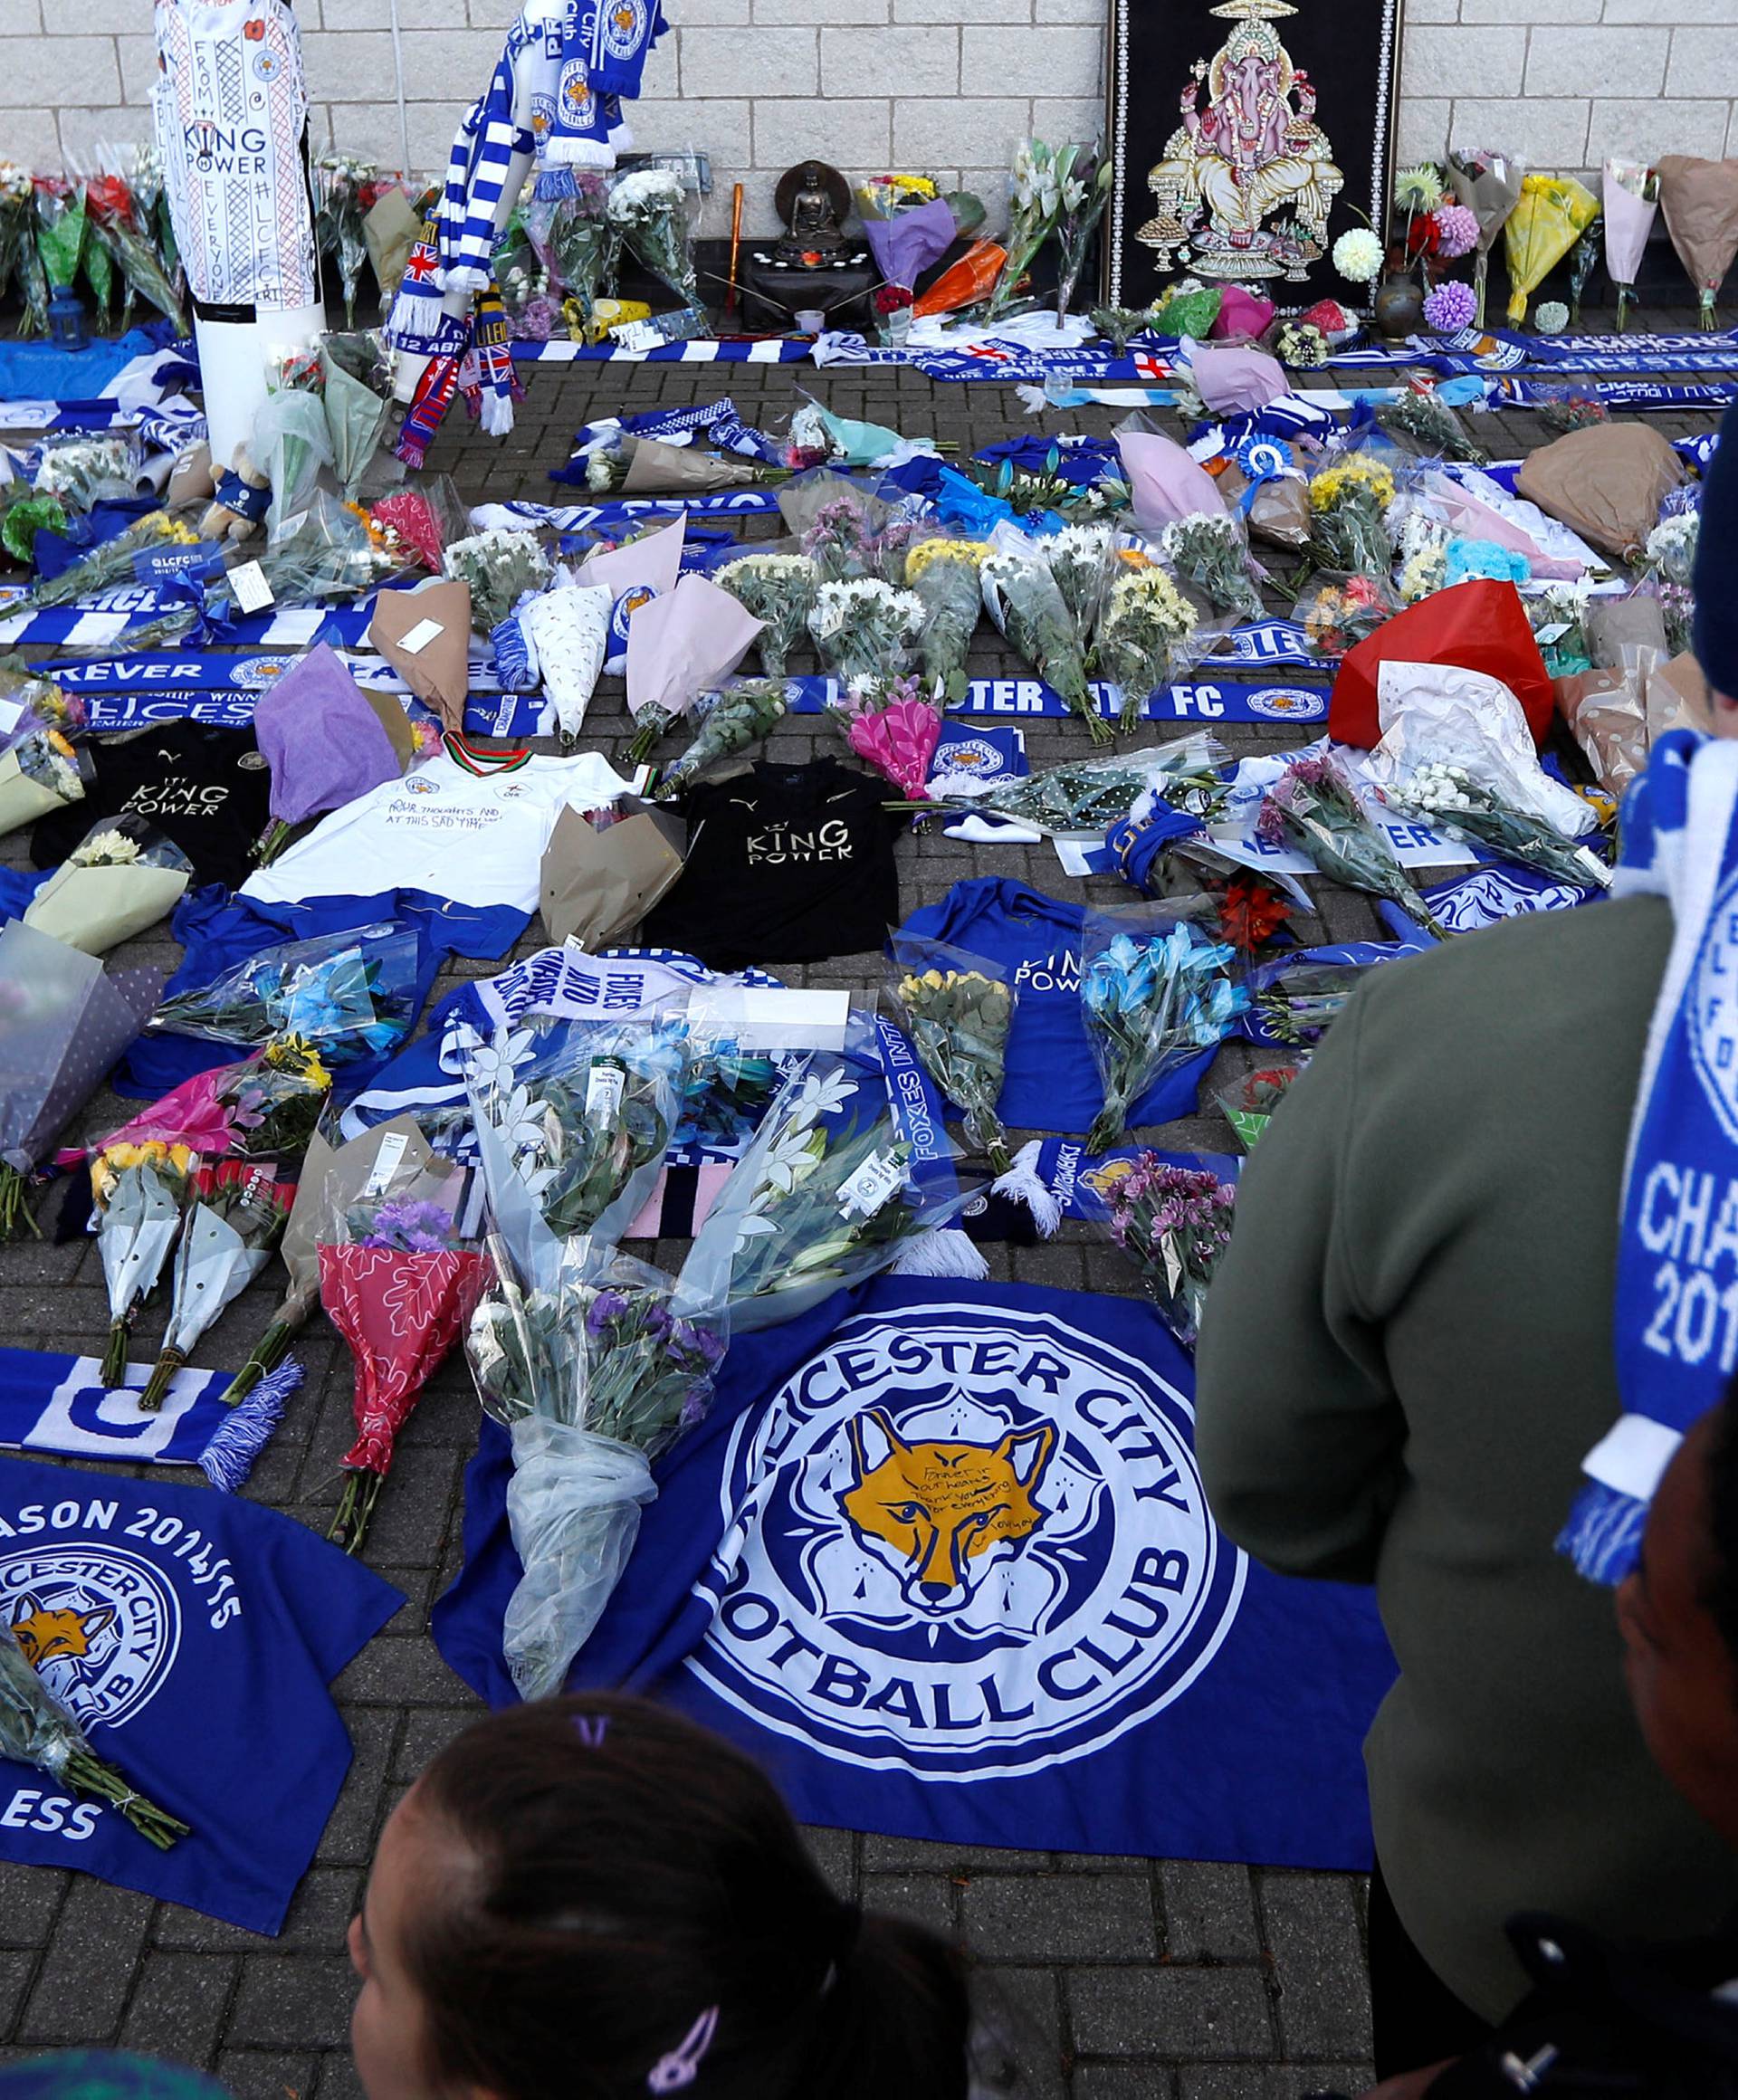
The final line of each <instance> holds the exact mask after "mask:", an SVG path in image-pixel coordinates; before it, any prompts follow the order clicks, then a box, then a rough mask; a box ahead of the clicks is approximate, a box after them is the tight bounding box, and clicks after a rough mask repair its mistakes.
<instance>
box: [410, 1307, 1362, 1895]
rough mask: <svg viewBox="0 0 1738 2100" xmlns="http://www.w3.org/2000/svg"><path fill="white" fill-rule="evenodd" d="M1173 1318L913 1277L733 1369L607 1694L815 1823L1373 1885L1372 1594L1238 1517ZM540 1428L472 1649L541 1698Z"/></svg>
mask: <svg viewBox="0 0 1738 2100" xmlns="http://www.w3.org/2000/svg"><path fill="white" fill-rule="evenodd" d="M1191 1383H1192V1381H1191V1374H1190V1369H1189V1360H1188V1359H1187V1358H1186V1357H1185V1356H1184V1355H1183V1354H1182V1352H1181V1351H1179V1349H1178V1348H1177V1347H1176V1345H1175V1344H1174V1343H1173V1342H1172V1341H1171V1340H1170V1335H1169V1334H1168V1332H1167V1331H1166V1330H1165V1328H1164V1327H1163V1326H1162V1324H1161V1323H1160V1321H1159V1319H1158V1317H1157V1316H1156V1314H1154V1313H1153V1312H1151V1310H1150V1309H1149V1308H1147V1307H1146V1306H1144V1305H1142V1304H1139V1303H1132V1302H1130V1301H1126V1300H1122V1299H1116V1298H1104V1297H1096V1296H1093V1297H1089V1296H1084V1295H1082V1294H1080V1293H1074V1292H1066V1291H1043V1290H1028V1289H1024V1288H1018V1287H1014V1288H1010V1287H1006V1286H998V1285H988V1284H986V1285H961V1284H950V1283H931V1282H922V1283H919V1282H915V1281H909V1282H908V1281H903V1280H899V1281H894V1280H883V1281H881V1282H879V1283H876V1284H871V1285H869V1286H867V1287H865V1288H864V1290H862V1291H860V1292H856V1293H842V1294H841V1295H840V1296H838V1297H836V1298H834V1299H832V1300H831V1301H829V1302H828V1303H826V1304H824V1305H822V1306H820V1307H817V1308H816V1311H815V1312H813V1313H812V1314H810V1315H809V1316H808V1317H807V1318H806V1319H800V1320H795V1321H792V1322H789V1323H788V1325H786V1326H783V1327H775V1328H771V1329H768V1330H765V1331H763V1332H759V1333H756V1334H750V1335H747V1336H744V1337H743V1338H742V1339H740V1341H736V1342H734V1343H733V1344H732V1345H731V1351H730V1354H729V1356H728V1357H727V1359H726V1360H725V1365H724V1372H723V1376H722V1379H721V1383H720V1387H719V1390H718V1395H717V1398H716V1399H715V1401H714V1404H713V1408H712V1411H711V1414H710V1415H709V1416H708V1417H707V1419H706V1421H705V1422H704V1423H703V1424H702V1426H701V1427H699V1428H697V1429H696V1430H694V1431H693V1432H692V1433H691V1434H690V1436H689V1437H687V1438H686V1439H685V1440H684V1441H683V1443H682V1444H680V1445H678V1446H677V1447H676V1449H675V1451H674V1452H673V1454H672V1455H671V1456H670V1457H669V1459H668V1460H666V1462H665V1463H664V1466H663V1467H662V1468H661V1470H660V1475H659V1480H660V1492H659V1495H658V1499H657V1501H656V1502H655V1503H653V1504H652V1505H651V1507H650V1508H649V1509H648V1510H647V1511H646V1513H645V1522H644V1524H643V1526H642V1529H641V1532H640V1538H639V1543H638V1546H637V1548H636V1550H635V1554H634V1557H633V1559H632V1560H631V1561H629V1563H628V1566H627V1569H626V1571H625V1574H624V1576H623V1579H622V1581H621V1584H620V1586H619V1587H618V1589H617V1590H616V1597H615V1599H614V1602H613V1603H612V1605H611V1607H610V1608H609V1610H608V1611H607V1612H606V1615H605V1618H604V1619H603V1621H602V1623H601V1624H600V1626H599V1627H598V1628H597V1632H596V1633H595V1634H594V1635H593V1637H592V1638H591V1640H590V1641H589V1642H588V1643H587V1647H586V1648H585V1650H584V1651H583V1652H582V1654H581V1656H580V1657H579V1660H578V1664H577V1665H576V1666H575V1669H574V1672H573V1675H572V1678H571V1683H572V1684H573V1685H575V1686H578V1685H621V1686H625V1688H627V1689H630V1690H635V1691H639V1692H645V1693H649V1694H654V1695H655V1696H660V1697H664V1698H668V1699H669V1700H671V1701H672V1702H673V1703H674V1704H678V1705H680V1706H682V1707H683V1708H684V1709H685V1710H686V1711H688V1712H690V1713H692V1714H694V1715H695V1716H696V1717H697V1718H698V1719H700V1720H702V1721H703V1722H705V1723H708V1724H710V1725H711V1726H712V1727H714V1728H717V1729H719V1730H720V1731H721V1732H723V1733H725V1734H727V1735H731V1736H733V1737H735V1738H736V1739H738V1740H739V1741H740V1742H744V1743H745V1744H747V1745H748V1747H749V1748H750V1749H751V1750H752V1751H754V1752H757V1753H758V1754H759V1756H760V1757H761V1758H762V1760H763V1761H765V1762H766V1763H767V1765H768V1766H769V1769H770V1770H771V1771H772V1772H773V1773H774V1775H775V1777H776V1778H777V1779H778V1781H779V1782H780V1784H781V1785H782V1786H783V1788H784V1789H785V1791H786V1793H787V1795H788V1799H789V1800H790V1801H791V1804H792V1806H793V1808H794V1809H795V1810H796V1812H797V1815H798V1816H799V1817H801V1818H804V1819H805V1820H807V1821H811V1822H816V1823H832V1824H839V1825H844V1826H847V1827H849V1828H856V1829H868V1830H877V1831H883V1832H888V1833H892V1834H895V1835H900V1836H905V1837H929V1838H936V1839H941V1840H943V1841H947V1842H950V1843H957V1844H960V1845H972V1846H980V1845H990V1846H994V1845H1015V1846H1024V1847H1037V1848H1040V1849H1056V1850H1065V1851H1082V1852H1116V1853H1141V1854H1149V1855H1154V1856H1161V1857H1174V1858H1204V1859H1243V1860H1258V1861H1263V1862H1265V1863H1268V1864H1270V1865H1279V1866H1318V1867H1358V1866H1368V1865H1369V1862H1370V1821H1369V1812H1368V1809H1367V1806H1366V1802H1365V1798H1364V1781H1363V1767H1362V1761H1361V1742H1362V1738H1363V1734H1364V1732H1365V1730H1366V1728H1367V1727H1368V1726H1369V1723H1370V1718H1371V1715H1372V1714H1373V1713H1374V1712H1375V1709H1376V1706H1377V1704H1378V1703H1379V1701H1380V1698H1381V1696H1382V1694H1383V1693H1384V1691H1385V1690H1386V1689H1387V1686H1388V1685H1389V1681H1390V1680H1391V1678H1392V1676H1393V1670H1394V1666H1393V1663H1392V1660H1391V1658H1390V1657H1389V1651H1388V1647H1387V1645H1386V1643H1385V1641H1384V1639H1383V1637H1382V1634H1381V1630H1380V1626H1379V1624H1378V1621H1377V1618H1376V1611H1375V1607H1374V1603H1373V1601H1372V1599H1370V1595H1369V1594H1368V1593H1367V1592H1364V1591H1361V1590H1354V1589H1342V1588H1341V1587H1339V1586H1337V1585H1332V1584H1323V1583H1303V1582H1298V1581H1293V1580H1286V1579H1284V1578H1281V1577H1277V1576H1273V1575H1269V1574H1268V1573H1266V1572H1265V1570H1262V1569H1260V1568H1257V1567H1256V1566H1255V1565H1254V1563H1253V1562H1251V1561H1249V1560H1248V1559H1247V1558H1246V1556H1245V1555H1244V1554H1243V1553H1241V1552H1240V1551H1237V1548H1236V1547H1235V1546H1233V1545H1232V1543H1231V1542H1230V1541H1229V1540H1228V1539H1227V1538H1226V1537H1225V1536H1224V1535H1223V1534H1222V1533H1221V1532H1219V1531H1218V1527H1217V1526H1216V1525H1215V1524H1214V1522H1213V1520H1212V1516H1211V1514H1210V1513H1209V1512H1208V1507H1207V1502H1206V1498H1205V1496H1204V1494H1203V1493H1202V1490H1201V1481H1200V1475H1199V1474H1198V1471H1197V1469H1196V1465H1195V1456H1194V1449H1193V1436H1192V1429H1193V1409H1192V1404H1191V1398H1190V1394H1191ZM509 1469H510V1459H509V1456H508V1444H507V1438H506V1435H505V1433H504V1432H503V1431H501V1429H499V1428H497V1427H495V1426H494V1425H493V1424H485V1425H484V1433H483V1439H482V1445H481V1446H480V1448H479V1451H478V1455H477V1457H476V1458H475V1460H474V1461H473V1465H472V1467H471V1471H470V1475H469V1478H468V1481H467V1488H466V1512H465V1555H466V1558H465V1567H464V1570H463V1574H462V1575H461V1576H460V1578H459V1580H458V1581H457V1583H455V1585H454V1588H453V1589H451V1590H450V1591H449V1592H448V1593H447V1595H446V1596H445V1597H444V1599H442V1601H441V1603H440V1605H439V1606H438V1607H437V1608H436V1611H435V1637H436V1639H437V1640H438V1641H439V1643H440V1646H441V1649H442V1653H443V1654H444V1656H445V1657H446V1659H447V1661H448V1662H449V1663H450V1664H451V1665H452V1666H453V1667H454V1669H455V1670H457V1671H458V1673H459V1675H461V1676H463V1678H465V1680H466V1681H467V1682H468V1683H470V1684H471V1685H473V1686H474V1687H475V1688H476V1689H477V1690H478V1691H480V1692H482V1694H484V1695H485V1696H486V1697H487V1698H488V1699H489V1700H491V1701H492V1703H494V1704H505V1703H507V1702H508V1701H510V1700H511V1698H512V1697H513V1695H514V1694H513V1690H512V1685H511V1680H510V1679H509V1677H508V1675H507V1671H506V1667H505V1666H504V1664H503V1663H502V1660H501V1612H502V1608H503V1607H504V1605H505V1603H506V1600H507V1598H508V1596H509V1594H510V1593H511V1589H512V1588H513V1585H514V1583H515V1582H516V1581H517V1580H518V1578H519V1573H520V1565H519V1561H518V1558H517V1556H516V1555H515V1553H514V1552H513V1550H512V1544H511V1539H510V1537H509V1535H508V1528H507V1518H506V1509H505V1501H504V1496H505V1490H506V1484H507V1480H508V1476H509Z"/></svg>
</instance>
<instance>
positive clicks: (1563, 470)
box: [1514, 423, 1686, 561]
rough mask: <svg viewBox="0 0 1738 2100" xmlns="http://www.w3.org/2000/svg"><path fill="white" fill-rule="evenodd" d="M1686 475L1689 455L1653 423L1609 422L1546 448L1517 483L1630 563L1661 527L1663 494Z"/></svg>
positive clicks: (1586, 536)
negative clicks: (1678, 451)
mask: <svg viewBox="0 0 1738 2100" xmlns="http://www.w3.org/2000/svg"><path fill="white" fill-rule="evenodd" d="M1685 478H1686V470H1685V466H1684V463H1683V461H1682V460H1680V459H1679V458H1678V456H1677V454H1676V453H1675V452H1674V451H1673V450H1672V448H1671V446H1670V445H1669V444H1666V440H1665V439H1664V438H1663V437H1661V436H1660V434H1659V433H1658V432H1657V430H1654V429H1653V428H1651V427H1650V426H1649V425H1647V424H1644V423H1601V424H1599V425H1595V426H1594V427H1592V428H1591V429H1589V430H1571V432H1570V434H1569V435H1568V436H1567V437H1560V438H1559V439H1557V441H1556V443H1555V444H1547V445H1543V446H1542V447H1541V448H1540V449H1539V451H1537V452H1535V453H1533V454H1532V456H1531V457H1530V458H1529V459H1528V460H1527V462H1526V463H1525V465H1524V466H1523V468H1522V469H1521V472H1520V473H1519V475H1518V476H1517V477H1516V479H1515V484H1514V485H1515V492H1516V493H1517V494H1519V495H1522V496H1524V497H1525V498H1526V499H1527V501H1529V502H1532V503H1537V504H1538V506H1539V508H1540V509H1541V510H1542V511H1545V512H1546V513H1547V514H1548V515H1549V516H1551V517H1552V518H1555V519H1557V520H1560V521H1561V523H1562V524H1565V525H1567V526H1568V527H1569V528H1570V530H1571V531H1574V532H1579V533H1580V536H1581V538H1582V539H1586V540H1590V541H1591V543H1592V544H1593V545H1594V546H1595V547H1597V548H1599V549H1600V551H1601V552H1602V553H1605V554H1613V555H1616V556H1617V557H1618V558H1619V560H1625V561H1627V560H1628V559H1629V558H1631V557H1632V556H1633V555H1634V554H1635V553H1636V552H1637V551H1638V549H1640V547H1641V544H1642V542H1643V541H1644V540H1645V539H1647V535H1648V533H1649V532H1650V531H1651V530H1653V528H1654V524H1655V522H1656V520H1657V518H1658V516H1659V506H1660V501H1661V499H1662V498H1663V497H1664V496H1666V494H1667V493H1668V492H1670V491H1671V490H1673V489H1675V488H1676V487H1677V486H1678V485H1679V484H1680V483H1681V482H1683V481H1684V480H1685Z"/></svg>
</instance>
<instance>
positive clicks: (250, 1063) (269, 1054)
mask: <svg viewBox="0 0 1738 2100" xmlns="http://www.w3.org/2000/svg"><path fill="white" fill-rule="evenodd" d="M331 1090H332V1074H331V1072H330V1070H329V1067H328V1065H327V1064H326V1061H325V1059H324V1058H323V1057H322V1056H321V1055H320V1051H319V1049H318V1048H317V1047H316V1046H315V1045H313V1044H311V1043H307V1042H303V1041H302V1040H301V1038H300V1037H298V1036H272V1037H271V1038H270V1040H269V1041H268V1042H267V1043H266V1044H265V1045H264V1046H263V1048H262V1049H260V1050H257V1051H256V1052H255V1053H254V1054H253V1056H251V1057H248V1058H245V1059H244V1061H243V1062H242V1063H241V1064H230V1065H225V1066H224V1067H223V1068H222V1069H221V1070H220V1071H219V1072H218V1073H217V1074H216V1076H215V1086H214V1091H213V1102H214V1105H215V1108H216V1110H217V1111H218V1112H219V1113H221V1114H222V1115H223V1116H224V1118H225V1119H226V1120H227V1122H228V1124H229V1128H230V1131H231V1141H230V1149H231V1150H233V1151H234V1152H235V1154H236V1155H237V1157H238V1158H241V1159H244V1160H272V1159H277V1160H299V1159H301V1155H302V1154H303V1153H304V1152H305V1151H306V1150H308V1144H309V1141H310V1139H311V1138H312V1136H313V1134H314V1132H315V1131H316V1130H317V1129H318V1128H319V1127H320V1117H321V1116H322V1115H323V1114H324V1112H325V1109H326V1103H327V1101H328V1098H329V1095H330V1093H331Z"/></svg>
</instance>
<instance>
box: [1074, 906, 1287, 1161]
mask: <svg viewBox="0 0 1738 2100" xmlns="http://www.w3.org/2000/svg"><path fill="white" fill-rule="evenodd" d="M1235 960H1236V950H1234V949H1233V948H1232V947H1231V946H1230V944H1229V943H1228V942H1227V941H1222V940H1216V939H1215V938H1214V937H1213V935H1212V933H1211V932H1210V931H1208V928H1207V926H1206V925H1205V923H1204V922H1203V921H1201V920H1200V919H1198V918H1197V917H1194V916H1191V915H1189V912H1187V911H1186V910H1185V909H1183V908H1180V907H1174V906H1166V905H1147V906H1143V907H1141V909H1139V910H1137V911H1135V912H1106V913H1103V914H1099V915H1094V916H1093V917H1091V918H1089V919H1088V920H1087V921H1086V923H1085V925H1084V928H1083V930H1082V940H1081V964H1082V969H1081V979H1080V997H1081V1004H1082V1006H1083V1007H1084V1010H1085V1018H1086V1036H1087V1041H1088V1042H1089V1044H1090V1045H1091V1046H1092V1052H1093V1063H1094V1064H1096V1065H1097V1067H1098V1072H1099V1077H1100V1079H1101V1081H1102V1082H1103V1088H1104V1105H1103V1109H1102V1110H1101V1111H1100V1112H1099V1114H1098V1116H1097V1118H1096V1119H1095V1120H1094V1122H1093V1127H1092V1130H1091V1131H1089V1132H1088V1134H1087V1138H1086V1149H1087V1150H1088V1151H1090V1152H1106V1151H1109V1150H1111V1148H1112V1147H1113V1146H1114V1145H1117V1144H1120V1143H1121V1142H1122V1138H1123V1134H1124V1132H1125V1131H1126V1130H1127V1128H1128V1120H1129V1116H1130V1113H1131V1112H1132V1109H1133V1107H1134V1104H1135V1103H1136V1102H1138V1101H1139V1100H1140V1099H1141V1096H1142V1095H1143V1094H1144V1093H1147V1092H1148V1091H1149V1090H1150V1089H1151V1087H1152V1086H1153V1085H1154V1084H1155V1083H1156V1082H1157V1081H1159V1080H1160V1079H1161V1078H1162V1077H1163V1076H1164V1075H1165V1074H1166V1073H1167V1072H1169V1071H1170V1070H1172V1069H1173V1068H1174V1067H1175V1066H1177V1065H1178V1064H1183V1063H1185V1062H1186V1061H1187V1060H1188V1059H1189V1058H1191V1057H1194V1056H1196V1055H1198V1053H1199V1052H1200V1051H1202V1050H1206V1049H1210V1048H1211V1047H1212V1046H1213V1045H1216V1044H1218V1043H1220V1042H1222V1041H1223V1040H1224V1039H1225V1037H1226V1036H1227V1034H1228V1033H1229V1031H1230V1028H1231V1025H1232V1023H1233V1022H1234V1021H1235V1020H1236V1019H1237V1016H1238V1015H1239V1014H1241V1013H1242V1012H1243V1011H1244V1009H1245V1007H1247V1005H1248V1003H1249V995H1248V993H1247V991H1246V990H1245V989H1244V988H1243V987H1242V986H1241V985H1234V984H1233V983H1232V982H1231V979H1230V978H1229V976H1228V975H1227V970H1228V969H1229V968H1230V966H1231V964H1232V963H1233V962H1234V961H1235Z"/></svg>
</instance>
